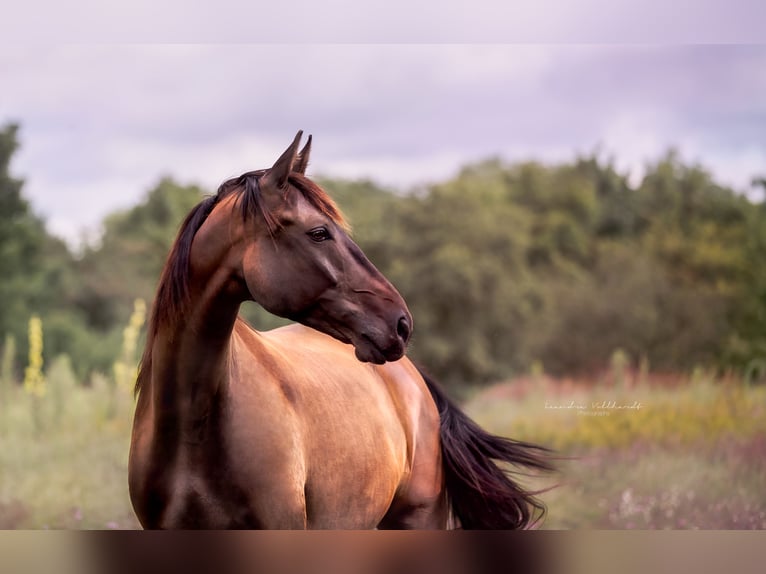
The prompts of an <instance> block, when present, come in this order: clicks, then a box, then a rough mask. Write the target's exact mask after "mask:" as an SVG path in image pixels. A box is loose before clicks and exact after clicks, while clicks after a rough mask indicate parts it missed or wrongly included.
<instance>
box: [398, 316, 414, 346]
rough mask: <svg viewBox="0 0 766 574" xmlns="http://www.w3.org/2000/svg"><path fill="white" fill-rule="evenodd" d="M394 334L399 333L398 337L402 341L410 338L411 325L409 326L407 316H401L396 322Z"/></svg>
mask: <svg viewBox="0 0 766 574" xmlns="http://www.w3.org/2000/svg"><path fill="white" fill-rule="evenodd" d="M396 334H397V335H399V337H401V339H402V341H404V342H405V343H406V342H407V341H409V340H410V335H411V334H412V327H411V326H410V322H409V321H408V320H407V317H405V316H402V317H401V318H400V319H399V322H398V323H397V324H396Z"/></svg>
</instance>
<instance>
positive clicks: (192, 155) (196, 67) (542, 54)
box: [0, 0, 766, 244]
mask: <svg viewBox="0 0 766 574" xmlns="http://www.w3.org/2000/svg"><path fill="white" fill-rule="evenodd" d="M391 1H393V2H394V4H396V3H397V2H398V0H391ZM486 1H487V0H479V2H478V4H479V5H483V3H485V2H486ZM588 1H589V3H590V4H592V5H595V4H600V5H603V6H607V5H611V4H604V3H599V1H598V0H588ZM545 2H546V3H547V4H551V5H554V6H555V7H558V8H560V10H559V12H558V13H557V14H558V16H557V18H554V19H553V23H552V24H551V26H550V27H549V29H548V31H549V32H550V34H549V36H550V38H549V39H551V40H555V39H556V37H557V35H558V37H559V38H563V41H558V42H555V43H550V42H543V43H537V42H531V41H529V42H528V41H525V40H524V39H523V38H522V41H515V42H509V41H505V42H500V43H487V39H489V40H493V41H494V38H495V37H496V36H497V37H498V38H499V35H498V32H497V30H498V27H497V24H496V23H495V24H491V25H490V26H489V27H485V29H484V30H485V32H486V33H485V34H483V35H481V36H480V37H479V36H477V35H476V34H474V32H475V30H474V29H473V28H471V27H470V26H467V25H465V24H466V22H465V21H461V19H460V18H461V15H460V14H459V13H456V12H448V15H447V16H444V15H442V19H443V21H444V22H446V28H445V29H446V30H447V33H445V32H440V31H439V29H435V28H427V29H426V32H423V30H422V29H421V30H420V33H421V36H422V37H423V38H424V39H425V40H426V41H422V40H421V41H418V42H414V41H412V37H413V35H414V33H415V31H414V26H415V24H416V23H417V18H414V19H412V18H410V19H407V20H406V21H407V22H408V23H409V24H406V25H403V26H399V27H393V29H394V30H395V33H394V34H393V35H392V36H390V37H388V38H383V40H385V41H378V42H376V43H369V42H365V43H360V40H361V39H360V38H358V37H357V36H358V35H359V34H360V30H361V31H362V32H364V33H366V34H368V35H370V34H371V35H372V37H373V39H375V32H374V31H375V30H380V29H391V28H392V27H391V26H389V27H388V28H386V26H385V24H387V18H388V19H390V13H389V12H387V11H381V12H379V13H377V16H376V14H375V13H374V12H373V13H372V16H365V17H364V18H363V19H362V20H360V25H359V26H357V27H355V28H354V30H353V31H351V32H349V33H347V34H346V35H345V36H343V34H342V33H341V34H340V38H341V39H342V40H343V41H342V42H336V43H328V39H329V33H328V32H327V30H326V29H325V28H317V27H316V26H315V27H308V26H307V27H306V34H300V33H296V31H295V30H293V31H292V33H291V34H286V35H284V38H285V41H279V42H277V40H281V38H282V36H279V35H275V33H274V27H273V26H268V25H267V24H268V22H269V18H272V19H273V18H276V17H278V16H279V14H276V15H274V14H272V15H271V16H268V15H267V17H262V18H260V19H259V20H257V21H252V22H248V24H247V25H246V24H245V23H243V21H242V19H241V18H235V19H234V20H232V21H230V22H229V24H230V27H229V28H227V29H226V30H228V32H227V34H230V36H227V37H226V40H227V41H232V42H235V43H225V42H222V41H221V36H218V38H215V37H210V38H208V37H207V35H206V34H207V33H206V32H205V30H206V29H205V28H204V26H202V23H203V22H205V21H206V20H205V18H206V17H207V18H208V19H210V18H212V16H211V15H210V14H209V13H205V12H199V13H198V12H194V13H193V14H192V22H191V25H190V26H191V27H190V28H183V27H181V26H176V28H173V27H172V26H171V27H170V28H168V29H165V30H164V31H163V33H165V34H166V35H169V38H170V39H171V41H172V42H173V43H168V42H163V43H157V42H155V40H158V38H156V37H155V36H157V35H158V33H157V32H156V31H153V30H152V29H151V28H146V29H143V28H140V26H139V24H140V22H139V20H135V21H134V20H131V19H130V18H127V17H126V18H124V19H123V27H122V28H119V29H115V31H113V33H111V34H109V33H108V32H109V29H108V26H106V28H104V27H101V28H99V29H98V33H97V34H96V35H95V36H91V37H87V36H86V38H85V40H84V41H81V42H79V43H72V42H71V41H70V40H71V38H63V39H61V38H56V37H52V38H51V37H48V38H47V39H46V40H42V39H39V38H34V37H33V38H32V40H30V39H29V38H27V39H26V40H25V41H23V42H22V41H19V42H17V43H14V44H13V45H11V46H10V49H8V48H6V49H3V50H1V51H0V126H1V125H3V124H4V123H6V122H9V121H13V122H18V123H19V124H20V125H21V131H20V140H21V149H20V150H19V152H18V153H17V155H16V156H15V160H14V162H13V164H12V171H13V173H14V175H16V176H19V177H22V178H24V179H25V182H26V183H25V187H24V193H25V195H26V197H27V198H29V200H30V201H31V203H32V205H33V208H34V210H35V211H36V212H37V213H39V214H40V215H42V216H43V217H44V218H45V220H46V221H47V223H48V227H49V229H50V230H51V231H53V232H54V233H56V234H58V235H61V236H62V237H64V238H66V239H67V240H68V241H70V242H71V243H72V244H76V243H77V242H78V241H79V240H80V238H81V237H82V236H83V233H84V232H86V234H87V235H88V236H89V237H93V236H95V235H96V234H97V232H98V229H99V222H100V221H101V220H102V218H103V217H104V216H105V215H107V214H108V213H110V212H112V211H114V210H116V209H124V208H127V207H130V206H131V205H133V204H135V203H136V202H138V201H139V200H140V199H141V198H142V197H143V196H145V194H146V193H147V191H148V190H149V189H151V188H152V187H153V186H154V185H155V184H156V183H157V182H158V181H159V179H160V178H161V177H163V176H164V175H170V176H172V177H173V178H175V179H176V180H178V181H179V182H181V183H199V184H201V185H202V186H204V187H206V188H207V189H209V190H211V191H214V189H215V188H216V187H217V185H218V184H219V183H220V182H221V181H223V180H225V179H227V178H229V177H232V176H235V175H239V174H240V173H242V172H244V171H248V170H252V169H258V168H263V167H269V166H270V165H271V164H272V163H273V162H274V160H275V159H276V157H277V156H278V155H279V153H281V151H282V150H283V149H284V148H285V147H286V146H287V145H288V144H289V143H290V142H291V140H292V138H293V136H294V135H295V133H296V131H297V130H299V129H302V130H304V132H305V133H307V134H308V133H311V134H313V136H314V149H313V152H312V161H311V164H310V166H309V172H308V173H309V175H326V176H339V177H352V178H357V177H368V178H372V179H374V180H376V181H378V182H380V183H381V184H384V185H388V186H392V187H395V188H398V189H402V190H404V189H408V188H410V187H412V186H417V185H423V184H427V183H429V182H435V181H438V180H440V179H446V178H449V177H451V176H453V175H455V174H456V173H457V171H458V170H459V168H460V167H461V166H462V165H465V164H466V163H468V162H472V161H479V160H482V159H485V158H488V157H500V158H502V159H504V160H506V161H518V160H527V159H535V160H540V161H546V162H556V161H568V160H571V159H572V158H574V157H575V156H576V155H577V154H588V153H591V152H594V151H596V150H598V153H599V154H601V155H602V156H603V157H605V158H606V157H612V158H614V161H615V163H616V165H617V166H618V168H620V169H621V170H623V171H625V172H626V173H629V174H630V175H631V178H632V179H633V180H634V181H636V180H638V179H639V178H640V176H641V173H642V170H643V169H644V168H645V166H646V165H647V163H648V162H652V161H656V160H657V159H658V158H659V157H660V156H662V155H663V154H664V153H665V152H666V151H667V150H668V149H669V148H671V147H673V148H676V149H677V150H678V151H679V152H680V155H681V157H682V158H683V159H685V160H687V161H693V162H699V163H701V164H702V165H703V166H704V167H706V168H707V169H708V170H709V171H711V172H712V173H713V175H714V176H715V177H716V179H717V180H719V181H720V182H721V183H724V184H726V185H731V186H733V187H734V188H736V189H737V190H739V191H742V192H744V193H751V194H753V193H755V192H754V190H753V189H752V188H751V186H750V182H751V180H752V178H753V177H754V176H757V175H760V176H762V175H765V174H766V45H763V44H760V45H759V44H756V43H752V44H741V43H732V42H733V40H734V39H736V35H735V31H736V30H735V28H736V27H737V26H738V28H737V29H738V30H742V31H743V35H742V36H741V37H742V38H745V39H746V40H747V39H750V38H751V35H752V34H753V33H754V32H753V30H754V28H753V27H752V21H751V20H750V19H746V18H741V21H740V22H739V23H735V24H736V25H732V26H734V27H732V26H729V27H727V26H717V27H710V26H709V31H708V35H707V36H705V35H704V32H705V28H704V26H701V25H700V21H697V22H694V21H691V22H690V21H688V19H682V20H679V21H680V22H683V24H681V25H679V26H676V27H675V28H673V29H672V34H671V31H668V30H666V29H664V28H661V27H660V28H657V27H655V28H656V29H654V32H653V36H652V41H650V42H647V41H644V42H642V43H630V44H626V43H614V40H612V39H610V37H609V36H610V35H615V34H617V33H619V32H621V31H622V32H623V33H622V36H621V38H627V39H628V40H630V39H631V36H630V32H631V30H634V28H635V27H636V25H638V24H640V19H641V18H642V17H645V16H642V15H643V14H644V12H645V11H644V10H640V9H639V8H637V7H635V6H634V7H633V8H630V9H627V10H624V11H622V12H614V14H613V15H612V24H613V25H612V26H608V27H604V26H598V25H596V24H594V23H593V22H591V20H592V18H589V17H588V18H584V17H583V16H582V15H581V14H580V13H578V12H574V11H572V10H571V8H568V6H570V5H571V4H570V3H568V2H563V1H562V0H545ZM139 4H140V2H139ZM298 4H299V5H300V4H301V3H300V2H299V3H298ZM340 4H342V5H343V6H341V7H344V6H346V4H345V0H344V1H343V2H340ZM680 4H681V8H679V10H681V9H684V4H688V2H685V0H680ZM505 5H507V4H502V3H491V2H490V3H489V4H487V6H489V7H494V9H495V10H501V11H502V10H505V9H504V8H502V6H505ZM697 5H698V6H701V8H700V9H699V10H698V11H697V12H696V13H695V14H697V16H698V17H699V18H702V19H703V20H705V19H708V20H710V21H713V20H715V18H716V16H717V12H716V10H717V9H718V8H717V6H718V5H717V4H716V3H714V2H712V3H711V2H705V1H701V2H700V3H698V4H697ZM25 6H27V7H29V6H30V4H28V3H27V4H25ZM348 6H351V5H350V4H349V5H348ZM299 7H300V6H299ZM686 8H688V7H686ZM33 9H34V7H32V8H27V10H28V12H29V14H32V13H33ZM730 12H731V10H730ZM29 14H27V12H26V11H24V10H22V11H21V12H18V13H17V15H19V16H20V18H21V20H22V21H23V19H24V18H25V17H27V16H29ZM493 14H494V13H492V12H490V15H493ZM700 14H702V16H699V15H700ZM500 15H505V16H509V14H508V13H506V12H503V14H500ZM510 15H511V16H517V18H515V19H514V22H515V25H516V26H517V27H518V26H519V23H521V24H524V23H529V22H531V21H532V20H534V17H533V16H530V15H529V14H526V15H524V14H522V13H520V12H517V13H514V14H510ZM54 16H56V15H54ZM416 16H417V14H416ZM30 17H31V16H30ZM66 17H67V15H66V14H62V15H61V18H64V19H66ZM703 17H704V18H703ZM371 18H372V21H374V20H375V19H376V18H377V21H378V27H377V28H376V27H374V26H372V24H371V20H370V19H371ZM578 18H579V22H580V23H582V26H569V27H565V26H564V23H570V24H571V23H572V22H573V21H574V22H578ZM47 21H50V20H47ZM53 21H54V22H55V18H54V20H53ZM327 21H328V25H329V28H330V29H331V31H332V28H333V25H334V24H333V22H334V20H332V19H329V20H327ZM490 21H492V19H491V18H490ZM705 21H707V20H705ZM77 22H86V23H87V19H82V18H80V19H77ZM126 22H127V24H125V23H126ZM131 22H132V23H133V24H131ZM237 23H238V24H237ZM83 25H84V24H83ZM131 25H133V26H134V29H133V30H132V31H130V26H131ZM125 26H127V29H128V32H120V31H119V30H124V29H126V28H125ZM336 27H337V25H336ZM211 29H215V30H218V33H219V34H220V30H221V29H220V28H217V27H215V26H211ZM317 29H319V30H320V32H317V31H316V30H317ZM35 30H36V32H35V33H37V34H39V33H40V32H41V30H40V29H39V26H38V27H36V28H35ZM185 30H187V31H188V30H192V31H193V33H192V34H188V33H187V32H186V31H185ZM428 30H431V31H430V32H429V31H428ZM520 30H521V29H520ZM572 30H576V31H578V32H577V33H574V32H572ZM450 31H451V33H452V37H450V35H449V32H450ZM521 31H522V32H523V30H521ZM650 31H651V30H650ZM42 32H45V29H44V27H43V29H42ZM75 32H77V29H76V27H75ZM258 32H262V33H260V34H259V33H258ZM298 32H300V30H299V31H298ZM99 34H100V35H108V36H109V37H108V38H106V39H105V38H102V37H101V36H99ZM121 34H122V35H121ZM131 34H132V35H131ZM312 34H313V35H312ZM429 34H430V36H429ZM461 34H462V35H463V36H460V35H461ZM472 34H474V35H473V36H472ZM493 34H494V35H493ZM519 34H521V32H519V33H518V34H517V36H518V35H519ZM567 34H568V35H567ZM577 34H581V35H583V38H586V39H587V37H588V34H590V37H592V38H595V39H596V40H597V41H596V42H595V43H594V42H590V43H583V38H580V37H578V36H577ZM695 34H696V36H695ZM748 34H750V35H748ZM195 35H196V37H195ZM521 35H522V36H523V34H521ZM213 36H214V35H213ZM431 36H432V37H433V38H432V39H433V40H434V42H429V41H428V40H429V39H430V38H431ZM455 37H460V38H462V40H461V41H460V43H457V42H454V41H449V40H451V39H453V38H455ZM538 37H541V36H540V35H539V34H538ZM542 37H544V38H548V36H546V35H545V34H542ZM669 37H671V38H673V39H674V40H675V41H673V42H669V41H668V38H669ZM700 38H702V43H700V42H699V41H698V42H693V40H699V39H700ZM255 39H258V40H261V43H252V42H253V40H255ZM500 39H502V38H500ZM188 40H196V41H194V42H189V41H188ZM477 40H481V41H477ZM750 41H753V40H752V39H751V40H750ZM330 191H331V190H330Z"/></svg>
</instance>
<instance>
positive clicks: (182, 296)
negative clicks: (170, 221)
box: [135, 170, 348, 394]
mask: <svg viewBox="0 0 766 574" xmlns="http://www.w3.org/2000/svg"><path fill="white" fill-rule="evenodd" d="M265 173H266V170H258V171H250V172H247V173H244V174H242V175H240V176H239V177H235V178H232V179H229V180H227V181H225V182H223V183H222V184H221V186H220V187H219V188H218V191H217V193H216V194H215V195H213V196H209V197H206V198H205V199H203V200H202V201H201V202H200V203H199V204H197V205H196V206H195V207H194V208H193V209H192V210H191V211H190V212H189V214H188V215H187V216H186V219H184V221H183V223H182V224H181V227H180V229H179V231H178V235H177V237H176V240H175V243H173V247H172V248H171V249H170V253H169V254H168V258H167V260H166V261H165V267H164V268H163V269H162V273H161V274H160V281H159V285H158V286H157V293H156V295H155V297H154V303H153V304H152V312H151V314H150V316H149V324H148V327H147V334H146V346H145V348H144V353H143V356H142V357H141V362H140V364H139V371H138V378H137V379H136V386H135V393H136V394H138V392H139V391H140V390H141V386H142V383H143V381H144V380H145V379H146V378H147V377H149V376H150V373H151V362H152V347H153V344H154V339H155V337H156V336H157V332H158V331H159V329H160V327H162V326H166V325H175V324H176V323H177V322H178V320H179V319H180V318H181V317H182V316H183V314H184V312H185V311H186V307H187V305H188V302H189V256H190V254H191V246H192V241H193V240H194V236H195V235H196V234H197V231H199V228H200V227H202V224H203V223H205V220H206V219H207V218H208V216H209V215H210V213H211V212H212V211H213V208H214V207H215V206H216V205H217V204H218V202H219V201H221V200H222V199H224V198H226V197H228V196H230V195H232V194H238V198H237V201H238V202H239V204H240V207H241V213H242V219H243V221H246V220H247V219H248V218H251V217H252V218H255V217H256V216H257V215H258V214H260V215H261V217H263V221H264V223H265V224H266V226H267V228H268V229H269V232H270V233H272V234H273V233H274V232H275V231H277V230H278V229H279V222H278V221H277V220H276V218H275V217H274V216H273V214H272V213H271V212H270V211H269V210H268V208H267V207H266V204H265V202H264V200H263V196H262V194H261V188H260V184H259V180H260V178H261V176H263V175H264V174H265ZM289 184H290V185H289V186H288V190H287V193H294V190H297V191H298V192H299V193H300V194H301V195H302V196H303V197H304V198H305V199H306V200H307V201H308V202H309V203H310V204H311V205H312V206H313V207H314V208H315V209H317V210H319V211H320V212H322V213H323V214H324V215H326V216H327V217H329V218H330V219H331V220H332V221H334V222H335V223H337V224H338V225H340V226H341V227H344V228H347V227H348V226H347V224H346V221H345V219H344V218H343V215H342V214H341V212H340V210H339V209H338V207H337V205H336V204H335V202H334V201H333V200H332V199H331V198H330V196H329V195H327V193H326V192H325V191H324V190H323V189H322V188H321V187H319V186H318V185H317V184H316V183H314V182H313V181H311V180H310V179H308V178H307V177H305V176H304V175H301V174H299V173H295V172H294V173H291V174H290V177H289Z"/></svg>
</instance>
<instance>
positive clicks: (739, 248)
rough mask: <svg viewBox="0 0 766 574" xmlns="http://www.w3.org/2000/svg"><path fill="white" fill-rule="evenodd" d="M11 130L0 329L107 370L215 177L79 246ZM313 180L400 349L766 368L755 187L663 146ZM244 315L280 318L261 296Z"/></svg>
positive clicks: (592, 364)
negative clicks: (631, 164)
mask: <svg viewBox="0 0 766 574" xmlns="http://www.w3.org/2000/svg"><path fill="white" fill-rule="evenodd" d="M18 146H19V137H18V126H16V125H7V126H5V127H4V128H2V130H0V278H1V279H0V302H1V304H0V337H4V341H5V343H4V345H5V347H6V349H7V348H8V345H9V344H10V343H11V342H12V344H13V352H14V353H15V355H16V357H15V359H16V360H15V364H16V365H17V369H19V370H20V369H22V368H23V365H24V364H25V357H26V356H27V353H28V347H27V345H28V343H27V337H26V332H27V325H28V322H29V318H30V317H31V316H32V315H37V316H39V317H41V320H42V323H43V325H44V333H45V346H44V354H45V357H46V360H48V361H49V360H51V359H52V358H53V357H56V356H58V355H61V354H66V355H68V356H69V357H70V359H71V363H72V365H73V367H74V369H75V371H76V373H77V375H78V377H79V378H80V379H81V380H83V381H85V380H87V379H88V377H89V375H90V374H91V373H93V372H101V373H108V372H111V369H112V365H113V364H114V361H115V360H116V358H117V357H118V356H119V355H120V348H121V344H122V331H123V328H124V326H125V324H126V323H127V321H128V318H129V317H130V316H131V313H132V310H133V308H134V301H135V300H136V299H137V298H141V299H144V300H145V301H147V302H149V303H150V302H151V300H152V298H153V295H154V289H155V286H156V282H157V279H158V277H159V273H160V270H161V268H162V266H163V264H164V261H165V257H166V255H167V252H168V250H169V248H170V246H171V244H172V242H173V240H174V238H175V233H176V231H177V229H178V226H179V224H180V222H181V221H182V220H183V218H184V216H185V215H186V213H187V212H188V211H189V210H190V209H191V208H192V207H193V206H194V205H195V204H196V203H197V202H199V201H200V200H201V199H202V198H203V197H204V195H205V194H208V193H211V192H212V191H213V190H206V189H203V188H202V187H199V186H195V185H181V184H179V183H178V182H176V181H175V180H174V179H172V178H164V179H162V180H161V181H159V182H158V183H157V184H156V185H155V186H154V187H153V188H152V189H151V190H149V191H148V193H147V194H146V195H145V197H144V198H143V199H142V201H141V202H140V203H138V204H137V205H135V206H134V207H132V208H130V209H127V210H122V211H117V212H114V213H112V214H111V215H109V216H108V217H106V218H105V219H104V221H103V234H102V235H101V237H100V239H99V240H98V241H96V242H93V243H91V244H89V245H86V246H85V247H84V249H83V250H82V251H81V252H78V253H76V254H75V253H73V252H72V250H71V249H70V248H69V247H68V246H67V245H66V243H64V242H63V241H62V240H60V239H58V238H56V237H55V236H53V235H51V234H50V233H48V231H47V230H46V227H45V223H44V221H43V220H42V219H41V218H40V217H38V216H37V215H35V213H34V210H33V209H32V208H31V206H30V205H29V202H28V201H27V200H26V198H25V197H24V193H23V191H24V189H23V188H24V182H23V180H22V179H19V178H18V177H17V176H16V175H14V174H11V173H10V171H9V165H10V161H11V159H12V157H13V154H14V153H15V152H16V150H17V149H18ZM249 167H258V166H246V168H249ZM318 182H319V183H320V184H321V185H322V186H323V187H325V189H327V190H328V192H329V193H330V195H332V196H333V197H334V198H335V200H336V201H337V202H338V204H339V205H340V207H341V209H342V210H343V211H344V213H345V214H346V216H347V218H348V219H349V220H350V222H351V224H352V226H353V236H354V239H355V240H356V241H357V243H359V245H360V246H361V247H362V249H363V250H364V251H365V252H366V253H367V255H368V256H369V258H370V259H371V261H372V262H373V263H374V264H375V265H376V266H377V267H378V268H379V269H380V270H381V271H382V272H383V274H384V275H386V276H387V277H388V278H389V279H390V280H391V281H392V282H393V283H394V284H395V285H396V286H397V288H398V289H399V290H400V291H401V293H402V295H403V296H404V298H405V300H406V301H407V303H408V305H409V306H410V309H411V311H412V313H413V316H414V319H415V335H414V337H413V341H412V343H411V352H410V355H411V356H412V357H413V358H414V359H415V360H416V361H418V362H419V363H421V364H422V365H423V366H424V367H426V369H428V370H429V371H430V372H432V373H433V374H434V375H436V376H437V377H439V378H441V379H443V380H445V381H446V382H448V383H449V384H450V385H452V386H453V388H458V387H460V386H461V385H476V384H482V383H486V382H489V381H494V380H498V379H502V378H505V377H508V376H511V375H514V374H519V373H524V372H528V371H530V370H536V371H539V370H540V369H543V370H545V371H546V372H549V373H552V374H557V375H561V374H568V375H583V374H584V375H587V374H593V373H596V372H598V371H599V370H601V369H603V368H604V367H605V366H607V365H608V364H609V361H610V359H611V357H613V355H614V353H615V352H619V353H621V354H622V356H626V357H627V360H628V361H630V362H631V363H632V364H633V365H638V364H639V363H640V364H642V365H643V366H644V367H646V368H651V369H652V370H658V371H688V370H691V369H694V368H698V367H702V368H709V369H716V370H719V371H723V370H732V371H736V372H740V373H743V374H744V373H751V372H757V374H758V375H759V376H763V374H764V370H766V368H765V367H764V365H766V362H765V361H766V266H765V265H763V261H764V259H765V258H764V256H765V255H766V205H765V204H764V203H763V202H755V201H752V200H750V199H748V198H747V197H745V196H743V195H741V194H738V193H736V192H735V191H734V190H732V189H730V188H728V187H726V186H723V185H721V184H719V183H717V182H716V181H715V179H714V178H713V177H712V176H711V175H710V173H708V172H707V171H706V170H705V169H704V168H703V167H702V166H699V165H689V164H687V163H684V162H683V161H681V160H680V159H679V157H678V155H677V154H675V153H674V152H672V151H670V152H668V153H667V154H665V155H664V156H663V157H661V158H659V159H657V160H656V161H655V162H654V163H653V164H651V165H649V166H647V169H646V173H645V175H644V177H643V179H642V180H641V182H640V183H638V184H637V185H632V184H631V183H630V181H629V178H628V177H627V175H626V174H624V173H620V171H619V170H617V169H616V168H615V166H614V163H613V162H612V161H610V160H605V159H602V158H600V157H598V156H597V155H595V154H594V155H586V156H582V157H579V158H577V159H575V160H572V161H570V162H565V163H560V164H556V165H544V164H541V163H538V162H531V161H530V162H519V163H506V162H504V161H502V160H500V159H488V160H486V161H483V162H479V163H475V164H472V165H468V166H465V167H464V168H463V169H462V170H461V171H460V172H459V173H458V174H457V175H456V176H455V177H453V178H451V179H449V180H446V181H442V182H439V183H436V184H433V185H427V186H422V187H421V188H418V189H415V190H410V191H407V192H404V191H400V190H394V189H388V188H385V187H383V186H381V185H378V184H377V183H375V182H373V181H366V180H365V181H362V180H359V181H351V180H342V179H330V178H324V179H320V180H318ZM760 183H761V185H764V187H766V182H764V181H763V180H761V181H760ZM243 314H244V315H245V316H246V318H247V319H248V320H250V321H251V323H253V324H254V326H256V327H257V328H260V329H266V328H271V327H274V326H277V325H279V324H282V323H284V321H282V320H281V319H279V318H277V317H273V316H271V315H269V314H268V313H266V312H265V311H264V310H263V309H261V308H259V307H257V306H256V305H254V304H248V305H245V306H244V307H243ZM6 354H7V353H6Z"/></svg>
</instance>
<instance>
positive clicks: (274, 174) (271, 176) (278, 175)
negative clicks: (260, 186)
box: [264, 130, 303, 189]
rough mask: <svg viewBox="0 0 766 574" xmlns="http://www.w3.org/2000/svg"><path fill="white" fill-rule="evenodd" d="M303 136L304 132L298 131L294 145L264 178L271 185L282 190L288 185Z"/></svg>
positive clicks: (292, 144)
mask: <svg viewBox="0 0 766 574" xmlns="http://www.w3.org/2000/svg"><path fill="white" fill-rule="evenodd" d="M302 135H303V130H298V133H297V135H296V136H295V139H294V140H293V143H291V144H290V147H288V148H287V149H286V150H285V151H284V152H283V153H282V155H281V156H279V159H278V160H277V161H276V162H275V163H274V165H273V166H271V169H270V170H269V171H267V172H266V175H265V176H264V177H265V178H266V180H267V181H268V182H269V183H270V184H272V185H274V186H276V187H278V188H279V189H282V188H284V187H285V186H286V185H287V178H288V177H290V172H291V171H293V165H294V164H295V159H296V157H297V155H298V144H300V143H301V136H302Z"/></svg>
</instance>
